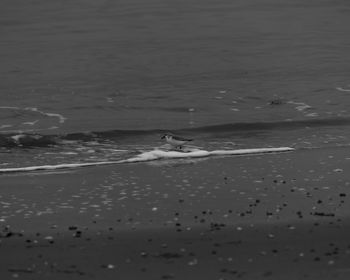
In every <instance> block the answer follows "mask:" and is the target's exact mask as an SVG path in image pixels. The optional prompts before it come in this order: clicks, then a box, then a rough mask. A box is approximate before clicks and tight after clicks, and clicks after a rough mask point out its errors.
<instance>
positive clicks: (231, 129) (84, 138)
mask: <svg viewBox="0 0 350 280" xmlns="http://www.w3.org/2000/svg"><path fill="white" fill-rule="evenodd" d="M349 125H350V118H340V117H339V118H330V119H308V120H294V121H278V122H251V123H228V124H218V125H210V126H202V127H194V128H183V129H176V130H170V131H171V132H173V133H175V134H176V133H179V134H187V135H194V136H197V135H199V134H208V135H215V138H220V137H221V136H222V137H227V136H228V135H231V134H232V135H236V134H240V133H242V132H249V131H282V130H283V131H285V130H291V131H292V130H297V129H305V128H318V127H336V126H349ZM168 131H169V130H165V129H150V130H110V131H96V132H76V133H69V134H52V135H41V134H39V133H0V147H2V148H15V147H19V148H32V147H49V146H58V145H63V144H65V143H67V141H78V142H89V141H90V142H91V141H97V142H108V141H112V142H115V141H117V142H121V143H129V142H132V143H142V142H144V141H145V138H147V137H150V138H151V139H152V141H154V139H158V138H159V137H158V136H156V135H160V134H163V133H165V132H168Z"/></svg>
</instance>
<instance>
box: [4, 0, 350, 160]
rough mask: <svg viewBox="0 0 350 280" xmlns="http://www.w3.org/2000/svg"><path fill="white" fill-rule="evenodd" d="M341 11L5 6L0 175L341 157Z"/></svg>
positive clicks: (178, 4) (348, 91)
mask: <svg viewBox="0 0 350 280" xmlns="http://www.w3.org/2000/svg"><path fill="white" fill-rule="evenodd" d="M349 34H350V2H349V1H348V0H333V1H330V0H317V1H316V0H309V1H304V0H235V1H232V0H220V1H216V0H186V1H180V0H173V1H164V0H162V1H161V0H113V1H112V0H105V1H103V0H101V1H92V0H60V1H47V0H45V1H44V0H31V1H27V0H3V1H2V4H1V9H0V96H1V101H0V133H1V136H0V144H1V145H2V148H1V150H0V151H1V154H0V156H1V161H0V167H8V166H28V165H35V164H42V163H50V164H54V163H61V162H76V161H79V162H81V161H91V160H94V161H99V160H106V159H107V160H109V159H115V158H119V157H120V156H121V154H122V153H126V152H130V153H135V152H137V151H139V150H147V149H151V148H153V147H156V146H159V145H161V144H162V143H161V141H160V139H159V138H160V135H161V134H162V133H164V132H165V131H172V132H174V133H179V134H182V135H185V136H189V137H193V138H195V140H196V141H195V143H194V144H195V145H198V146H200V147H204V148H205V149H213V148H220V149H232V148H237V147H239V148H245V147H275V146H291V147H296V148H308V147H329V146H331V147H335V146H340V145H348V144H349V143H350V141H349V138H350V132H349V128H350V106H349V105H350V101H349V100H350V52H349V51H350V35H349Z"/></svg>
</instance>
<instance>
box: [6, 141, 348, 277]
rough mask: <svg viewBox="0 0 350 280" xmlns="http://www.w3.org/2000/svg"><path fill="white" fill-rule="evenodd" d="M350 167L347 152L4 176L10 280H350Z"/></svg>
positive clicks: (336, 150) (318, 151) (315, 151)
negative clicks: (349, 172) (349, 174)
mask: <svg viewBox="0 0 350 280" xmlns="http://www.w3.org/2000/svg"><path fill="white" fill-rule="evenodd" d="M349 160H350V157H348V155H347V148H342V147H339V148H332V149H310V150H297V151H294V152H288V153H280V154H269V155H252V156H238V157H217V158H208V159H187V160H169V161H165V160H163V161H154V162H151V163H148V164H146V163H141V164H126V165H113V166H101V167H88V168H81V169H76V170H72V171H61V172H57V173H52V172H47V173H43V172H37V173H35V172H33V173H25V174H11V175H2V178H1V180H2V186H1V188H2V195H1V200H0V203H1V205H2V213H1V218H0V219H1V235H0V236H1V239H0V241H1V243H0V244H1V245H0V248H1V251H0V260H1V261H0V275H1V279H14V278H18V279H63V278H64V279H348V277H349V275H350V270H349V268H348V263H349V259H350V242H349V239H348V236H349V232H350V223H349V214H348V213H349V208H350V207H349V197H350V191H349V184H350V183H349V176H348V173H347V172H348V170H347V169H348V166H349ZM43 197H44V198H45V199H43Z"/></svg>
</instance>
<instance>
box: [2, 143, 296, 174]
mask: <svg viewBox="0 0 350 280" xmlns="http://www.w3.org/2000/svg"><path fill="white" fill-rule="evenodd" d="M290 151H294V149H293V148H289V147H280V148H259V149H240V150H214V151H206V150H199V149H193V150H191V151H189V152H178V151H166V150H158V149H156V150H152V151H149V152H144V153H141V154H139V155H137V156H136V157H132V158H129V159H124V160H118V161H101V162H87V163H65V164H57V165H40V166H28V167H15V168H2V169H0V173H12V172H31V171H40V170H57V169H68V168H79V167H88V166H99V165H111V164H122V163H137V162H147V161H153V160H161V159H179V158H182V159H183V158H202V157H209V156H234V155H250V154H266V153H281V152H290Z"/></svg>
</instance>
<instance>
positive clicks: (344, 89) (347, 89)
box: [336, 87, 350, 92]
mask: <svg viewBox="0 0 350 280" xmlns="http://www.w3.org/2000/svg"><path fill="white" fill-rule="evenodd" d="M336 89H337V90H339V91H346V92H350V88H342V87H336Z"/></svg>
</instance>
